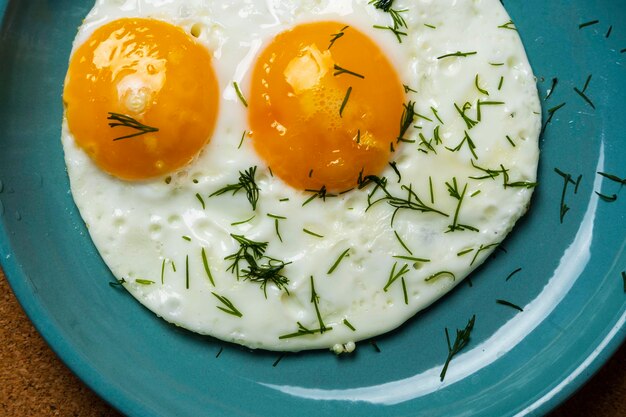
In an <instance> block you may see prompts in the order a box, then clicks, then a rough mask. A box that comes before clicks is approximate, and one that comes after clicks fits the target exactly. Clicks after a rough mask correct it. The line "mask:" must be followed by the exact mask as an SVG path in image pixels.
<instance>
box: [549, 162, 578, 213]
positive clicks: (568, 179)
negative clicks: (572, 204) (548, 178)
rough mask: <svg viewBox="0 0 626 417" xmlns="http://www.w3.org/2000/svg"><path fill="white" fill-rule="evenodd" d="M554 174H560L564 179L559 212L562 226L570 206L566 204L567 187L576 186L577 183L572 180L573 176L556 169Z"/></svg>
mask: <svg viewBox="0 0 626 417" xmlns="http://www.w3.org/2000/svg"><path fill="white" fill-rule="evenodd" d="M554 172H556V173H557V174H559V175H560V176H561V177H562V178H563V191H562V192H561V206H560V211H559V218H560V220H561V224H562V223H563V219H564V218H565V215H566V214H567V212H568V211H569V209H570V208H569V206H568V205H567V204H566V203H565V194H566V193H567V187H568V186H569V185H570V184H572V185H576V182H575V181H574V180H573V179H572V175H571V174H568V173H565V172H563V171H561V170H560V169H558V168H554Z"/></svg>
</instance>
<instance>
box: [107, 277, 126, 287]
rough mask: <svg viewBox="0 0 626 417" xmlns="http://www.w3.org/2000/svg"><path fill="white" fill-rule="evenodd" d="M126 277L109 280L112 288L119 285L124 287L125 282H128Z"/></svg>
mask: <svg viewBox="0 0 626 417" xmlns="http://www.w3.org/2000/svg"><path fill="white" fill-rule="evenodd" d="M126 282H127V281H126V279H125V278H122V279H116V280H115V281H111V282H109V286H110V287H111V288H118V287H123V286H124V284H126Z"/></svg>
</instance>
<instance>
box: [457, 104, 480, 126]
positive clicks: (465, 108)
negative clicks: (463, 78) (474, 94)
mask: <svg viewBox="0 0 626 417" xmlns="http://www.w3.org/2000/svg"><path fill="white" fill-rule="evenodd" d="M454 108H455V109H456V111H457V112H458V113H459V115H460V116H461V118H462V119H463V121H464V122H465V125H466V126H467V129H468V130H470V129H471V128H473V127H474V126H476V125H477V124H478V121H476V120H474V119H472V118H471V117H469V116H468V115H467V111H468V110H469V109H471V108H472V105H471V104H470V103H469V102H466V103H465V104H463V108H460V107H459V105H458V104H456V103H454Z"/></svg>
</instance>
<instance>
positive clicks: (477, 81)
mask: <svg viewBox="0 0 626 417" xmlns="http://www.w3.org/2000/svg"><path fill="white" fill-rule="evenodd" d="M474 85H475V86H476V89H477V90H478V91H479V92H480V93H482V94H484V95H486V96H488V95H489V91H487V90H485V89H484V88H481V87H480V83H479V79H478V74H476V78H475V79H474Z"/></svg>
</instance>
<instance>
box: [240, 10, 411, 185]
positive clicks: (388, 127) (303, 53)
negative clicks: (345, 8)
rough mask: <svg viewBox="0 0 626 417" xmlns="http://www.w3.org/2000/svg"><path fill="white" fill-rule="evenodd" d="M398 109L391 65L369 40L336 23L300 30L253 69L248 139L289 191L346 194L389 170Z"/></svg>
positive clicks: (400, 98)
mask: <svg viewBox="0 0 626 417" xmlns="http://www.w3.org/2000/svg"><path fill="white" fill-rule="evenodd" d="M341 33H343V35H340V34H341ZM333 39H335V40H334V42H333V41H332V40H333ZM403 102H404V89H403V86H402V84H401V83H400V80H399V79H398V76H397V74H396V72H395V70H394V68H393V66H392V65H391V64H390V63H389V61H388V60H387V58H386V57H385V55H384V53H383V52H382V51H381V50H380V48H379V47H378V46H377V45H376V44H375V43H374V42H373V41H372V40H370V39H369V38H368V37H367V36H365V35H364V34H363V33H361V32H359V31H358V30H356V29H355V28H352V27H346V26H345V25H343V24H341V23H337V22H316V23H310V24H304V25H300V26H297V27H295V28H293V29H292V30H289V31H286V32H283V33H281V34H279V35H278V36H276V37H275V38H274V40H273V41H272V43H271V44H270V45H269V46H267V48H266V49H265V50H264V51H263V53H262V54H261V56H260V57H259V59H258V61H257V63H256V65H255V68H254V72H253V76H252V84H251V89H250V96H249V124H250V129H251V137H252V139H253V143H254V146H255V148H256V151H257V152H258V154H259V155H261V157H262V158H263V159H264V160H265V161H266V162H267V164H268V165H269V166H270V168H271V169H272V172H273V173H274V174H276V175H278V176H279V177H280V178H281V179H282V180H283V181H285V182H287V183H288V184H290V185H291V186H293V187H295V188H298V189H302V190H319V189H321V188H322V187H323V186H325V187H326V189H327V190H329V191H333V190H334V191H341V190H346V189H350V188H354V187H355V186H356V184H357V181H358V177H359V173H361V172H362V173H363V175H372V174H378V173H379V172H380V171H381V170H382V169H383V168H384V167H385V166H386V165H387V163H388V161H389V157H390V154H391V152H392V148H393V146H394V145H395V144H396V140H397V136H398V133H399V125H400V120H401V117H402V109H403Z"/></svg>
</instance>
